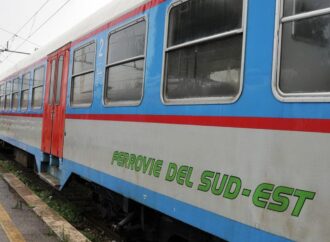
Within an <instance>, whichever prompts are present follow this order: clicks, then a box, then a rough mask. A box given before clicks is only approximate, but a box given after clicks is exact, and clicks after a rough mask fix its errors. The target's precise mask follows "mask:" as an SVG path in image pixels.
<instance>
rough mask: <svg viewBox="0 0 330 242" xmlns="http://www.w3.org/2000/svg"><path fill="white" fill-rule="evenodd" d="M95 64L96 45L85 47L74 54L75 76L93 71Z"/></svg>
mask: <svg viewBox="0 0 330 242" xmlns="http://www.w3.org/2000/svg"><path fill="white" fill-rule="evenodd" d="M94 64H95V43H91V44H89V45H87V46H84V47H82V48H80V49H78V50H76V51H75V52H74V56H73V75H77V74H80V73H83V72H86V71H93V70H94Z"/></svg>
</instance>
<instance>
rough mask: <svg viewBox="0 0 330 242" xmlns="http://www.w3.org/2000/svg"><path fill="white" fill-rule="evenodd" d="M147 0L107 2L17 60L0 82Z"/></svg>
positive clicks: (2, 74)
mask: <svg viewBox="0 0 330 242" xmlns="http://www.w3.org/2000/svg"><path fill="white" fill-rule="evenodd" d="M148 1H149V0H125V1H123V0H114V1H112V2H110V3H109V4H107V5H106V6H104V7H103V8H101V9H100V10H98V11H96V12H95V13H93V14H91V15H90V16H89V17H87V18H86V19H85V20H83V21H82V22H80V23H79V24H77V25H76V26H74V27H73V28H72V29H70V30H69V31H67V32H65V33H64V34H62V35H61V36H60V37H58V38H57V39H55V40H53V41H51V42H50V43H49V44H47V45H45V46H44V47H42V48H40V49H39V50H37V51H36V52H35V53H33V54H32V55H30V56H28V57H26V58H24V59H23V60H21V61H19V62H18V63H17V64H15V65H14V66H13V67H11V68H9V69H8V70H7V71H4V72H2V73H0V82H1V81H3V80H4V79H6V78H9V77H10V76H11V75H14V74H15V73H17V72H19V71H20V70H22V69H24V68H27V67H29V66H30V65H33V64H34V63H36V62H38V61H40V60H42V59H43V58H45V57H46V56H47V55H48V54H50V53H52V52H54V51H56V50H57V49H59V48H61V47H62V46H64V45H65V44H67V43H69V42H72V41H75V40H77V39H79V38H81V37H83V36H85V35H86V34H88V33H90V32H92V31H93V30H96V29H98V28H99V27H101V26H104V25H106V24H107V23H109V22H111V21H112V20H114V19H116V18H117V17H119V16H121V15H124V14H125V13H127V12H130V11H131V10H133V9H135V8H137V7H139V6H141V5H143V4H144V3H146V2H148Z"/></svg>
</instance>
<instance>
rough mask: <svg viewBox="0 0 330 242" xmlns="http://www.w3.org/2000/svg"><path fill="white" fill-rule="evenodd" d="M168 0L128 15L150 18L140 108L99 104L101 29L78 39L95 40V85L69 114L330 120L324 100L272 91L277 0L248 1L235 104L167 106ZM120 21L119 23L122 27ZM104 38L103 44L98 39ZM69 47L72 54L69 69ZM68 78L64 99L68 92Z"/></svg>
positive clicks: (103, 47) (102, 55) (103, 56)
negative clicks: (86, 103)
mask: <svg viewBox="0 0 330 242" xmlns="http://www.w3.org/2000/svg"><path fill="white" fill-rule="evenodd" d="M171 2H172V1H166V2H164V3H162V4H160V5H158V6H157V7H155V8H152V9H150V10H148V11H146V12H145V13H144V14H140V15H138V16H135V17H134V18H131V19H129V20H127V21H125V23H128V22H130V21H132V19H137V18H140V17H141V16H146V17H147V20H148V25H149V28H148V30H149V31H148V47H147V57H146V67H147V68H146V73H145V89H144V97H143V101H142V104H141V105H140V106H138V107H108V108H107V107H103V106H102V103H103V102H102V96H103V82H104V71H105V59H106V56H107V54H106V50H107V36H108V33H109V32H111V31H112V30H114V29H116V28H117V27H118V26H116V27H112V28H111V29H110V30H107V31H103V32H101V33H99V34H97V35H96V36H94V37H93V38H90V39H88V40H86V41H84V42H83V43H80V44H79V45H78V46H76V47H74V48H77V47H79V46H81V45H83V44H85V43H87V42H89V41H90V40H93V39H95V40H96V41H97V58H96V70H95V83H94V100H93V104H92V106H91V107H90V108H72V107H70V105H69V102H68V107H67V113H69V114H88V113H93V114H96V113H104V114H105V113H108V114H160V115H161V114H166V115H196V116H205V115H206V116H240V117H276V118H281V117H285V118H330V104H328V103H323V104H322V103H281V102H279V101H277V100H276V99H275V97H274V95H273V93H272V88H271V87H272V85H271V83H272V64H273V45H274V25H275V7H276V0H268V1H264V0H249V1H248V21H247V41H246V60H245V73H244V83H243V92H242V95H241V97H240V99H239V100H238V101H237V102H236V103H235V104H219V105H182V106H165V105H164V104H162V102H161V99H160V90H161V71H162V63H163V43H164V29H165V19H166V12H167V9H168V6H169V5H170V3H171ZM125 23H122V24H120V25H123V24H125ZM101 40H102V41H104V45H101V44H100V42H101ZM73 51H74V49H72V51H71V57H70V70H72V58H73ZM70 80H71V74H70V76H69V88H68V95H67V97H68V100H69V96H70V95H69V94H70V92H71V91H70Z"/></svg>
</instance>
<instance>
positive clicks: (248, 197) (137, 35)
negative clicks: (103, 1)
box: [0, 0, 330, 241]
mask: <svg viewBox="0 0 330 242" xmlns="http://www.w3.org/2000/svg"><path fill="white" fill-rule="evenodd" d="M329 48H330V2H329V1H327V0H313V1H311V0H267V1H265V0H180V1H175V0H151V1H146V0H126V1H119V0H118V1H114V2H113V3H111V4H109V6H107V7H105V8H104V9H102V10H100V11H99V12H97V13H96V14H94V15H92V16H91V17H89V18H88V19H87V20H86V21H84V22H82V23H81V24H79V25H78V26H77V27H76V28H74V29H72V30H71V31H69V32H68V33H66V34H64V35H62V36H61V38H60V39H58V40H56V41H54V42H53V43H52V44H50V45H49V46H46V47H45V48H44V49H43V50H40V51H38V52H37V53H35V54H34V55H32V56H31V57H29V58H27V59H26V60H25V61H23V62H22V63H20V64H18V65H16V66H15V68H13V69H12V70H10V71H9V72H7V73H3V75H2V77H1V78H0V79H1V82H0V90H1V93H0V101H1V102H0V104H1V113H0V139H1V140H3V141H5V142H7V143H10V144H12V145H14V146H16V147H18V148H19V149H22V150H24V151H26V152H28V153H30V154H32V155H33V156H35V159H36V164H37V169H38V173H39V175H40V176H41V177H43V178H44V179H46V180H48V181H50V182H52V183H53V185H55V186H57V187H58V188H60V189H61V188H63V186H64V185H65V184H66V182H67V180H68V179H69V177H70V176H71V175H72V174H76V175H79V176H81V177H83V178H85V179H87V180H89V181H91V182H94V183H96V184H99V185H101V186H103V187H105V188H107V189H109V190H111V191H114V192H117V193H119V194H121V195H123V196H124V197H127V198H130V199H132V200H134V201H136V202H138V203H140V204H142V205H144V206H147V207H150V208H152V209H154V210H156V211H159V212H161V213H163V214H166V215H168V216H170V217H172V218H175V219H177V220H180V221H183V222H184V223H187V224H189V225H192V226H193V227H196V228H199V229H201V230H203V231H205V232H208V233H210V234H212V235H214V236H216V237H218V238H221V239H224V240H227V241H290V240H296V241H329V238H330V229H329V224H330V206H329V201H330V192H329V190H328V189H329V188H328V185H329V182H330V179H329V172H330V163H329V160H328V159H329V157H330V149H329V145H330V104H329V101H330V79H329V78H330V51H329V50H330V49H329ZM177 238H178V237H177ZM172 241H175V240H172ZM182 241H188V239H186V240H182Z"/></svg>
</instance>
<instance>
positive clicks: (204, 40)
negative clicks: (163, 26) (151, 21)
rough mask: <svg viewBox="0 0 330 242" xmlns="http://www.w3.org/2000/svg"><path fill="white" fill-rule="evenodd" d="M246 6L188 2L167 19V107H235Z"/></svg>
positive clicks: (221, 0)
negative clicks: (212, 105)
mask: <svg viewBox="0 0 330 242" xmlns="http://www.w3.org/2000/svg"><path fill="white" fill-rule="evenodd" d="M244 4H246V1H244V0H194V1H192V0H189V1H178V2H176V3H174V4H173V5H172V6H171V8H170V10H169V14H168V26H167V39H166V47H165V55H164V58H165V67H164V76H163V91H162V95H163V100H164V102H165V103H180V104H181V103H191V104H193V103H231V102H234V101H235V100H236V99H237V98H238V97H239V95H240V92H241V89H242V88H241V86H242V81H241V79H242V72H243V71H242V68H243V59H244V53H243V43H244V17H243V16H244V14H243V13H244V11H245V8H246V7H245V6H244Z"/></svg>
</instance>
